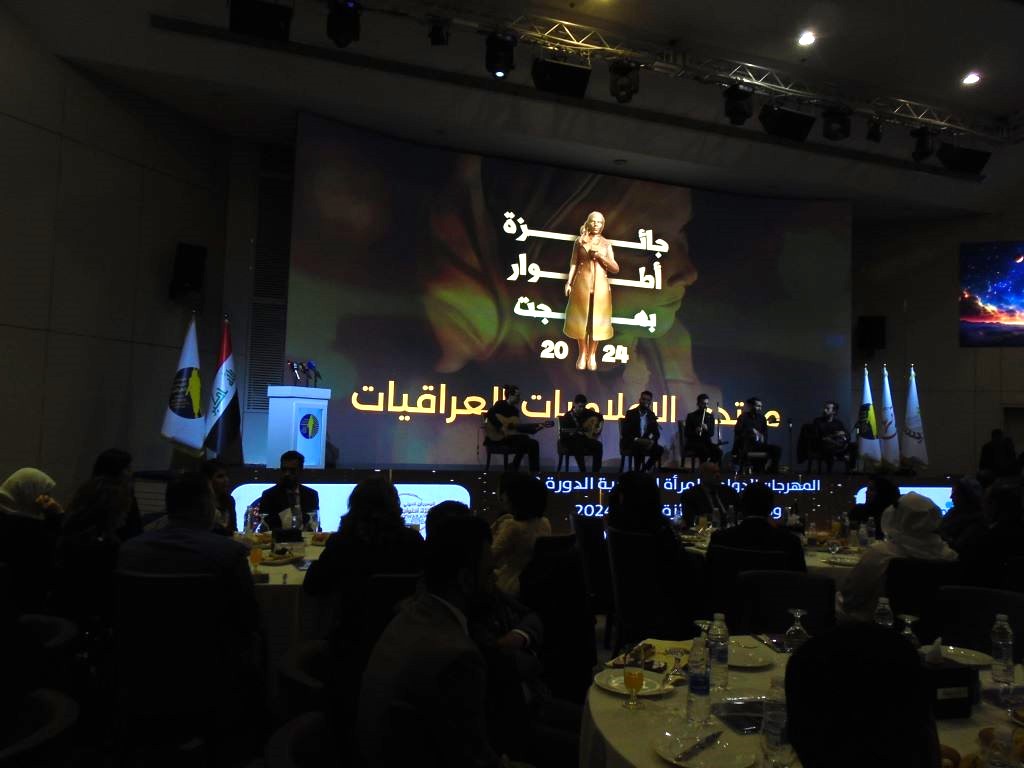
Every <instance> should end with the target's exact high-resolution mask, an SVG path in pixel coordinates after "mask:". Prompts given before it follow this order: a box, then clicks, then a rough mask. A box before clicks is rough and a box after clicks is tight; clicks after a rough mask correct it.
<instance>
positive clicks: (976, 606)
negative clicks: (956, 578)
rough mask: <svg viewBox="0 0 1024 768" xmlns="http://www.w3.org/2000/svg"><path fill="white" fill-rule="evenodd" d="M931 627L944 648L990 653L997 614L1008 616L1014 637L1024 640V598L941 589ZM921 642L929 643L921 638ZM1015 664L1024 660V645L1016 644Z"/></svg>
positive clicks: (970, 589)
mask: <svg viewBox="0 0 1024 768" xmlns="http://www.w3.org/2000/svg"><path fill="white" fill-rule="evenodd" d="M934 612H935V615H934V617H929V618H930V619H932V620H931V621H930V623H931V624H933V625H936V626H938V627H939V635H940V636H941V637H942V642H943V644H944V645H958V646H961V647H963V648H973V649H974V650H976V651H982V652H983V653H991V651H992V640H991V632H992V625H993V624H994V623H995V619H996V614H997V613H1005V614H1006V615H1007V617H1008V618H1009V620H1010V627H1011V628H1012V629H1013V634H1014V637H1024V595H1022V594H1020V593H1019V592H1010V591H1007V590H1003V589H985V588H983V587H961V586H945V587H939V590H938V592H937V593H936V596H935V602H934ZM918 638H919V639H920V640H922V642H928V640H931V638H928V639H927V640H926V639H925V638H923V637H921V636H920V635H918ZM1013 660H1014V661H1015V662H1017V663H1018V664H1019V663H1020V662H1021V661H1022V660H1024V643H1021V642H1016V643H1014V647H1013Z"/></svg>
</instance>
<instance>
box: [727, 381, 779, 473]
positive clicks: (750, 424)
mask: <svg viewBox="0 0 1024 768" xmlns="http://www.w3.org/2000/svg"><path fill="white" fill-rule="evenodd" d="M733 438H734V439H735V440H736V445H735V446H733V461H734V462H735V463H736V464H740V465H742V464H744V463H748V462H749V463H750V465H751V467H752V468H753V469H755V470H757V471H765V472H778V471H779V457H780V456H781V455H782V449H781V448H779V446H777V445H769V444H768V421H767V419H766V417H765V415H764V403H763V402H762V401H761V398H759V397H750V398H747V401H746V402H745V403H744V405H743V413H741V414H740V417H739V418H738V419H737V420H736V426H735V427H733ZM756 453H763V454H764V455H765V458H764V459H756V460H755V459H750V458H748V457H749V456H750V454H756ZM755 465H756V466H755Z"/></svg>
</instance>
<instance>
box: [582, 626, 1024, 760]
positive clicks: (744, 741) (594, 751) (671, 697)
mask: <svg viewBox="0 0 1024 768" xmlns="http://www.w3.org/2000/svg"><path fill="white" fill-rule="evenodd" d="M735 639H736V640H737V641H739V642H740V643H741V644H747V643H750V644H751V645H752V646H753V645H759V643H758V641H757V640H755V639H754V638H752V637H749V636H737V637H736V638H735ZM644 642H646V643H652V644H654V646H655V648H656V649H657V651H658V653H657V655H656V658H658V659H662V660H665V661H666V662H667V663H668V664H670V665H671V663H672V659H671V658H670V657H669V656H667V655H666V654H665V653H664V650H665V649H667V648H670V647H684V648H689V645H690V641H689V640H687V641H683V642H674V641H665V640H645V641H644ZM761 647H762V648H763V647H764V646H761ZM765 650H766V651H768V649H767V648H765ZM768 653H770V654H771V655H772V658H773V660H774V663H773V664H772V666H771V667H768V668H765V669H758V670H754V671H744V670H740V669H730V670H729V687H728V689H727V693H728V695H730V696H740V695H744V694H747V693H750V694H752V695H756V694H765V693H767V692H768V690H769V688H770V685H771V680H772V678H773V677H783V676H785V673H786V663H787V662H788V661H789V656H788V655H786V654H779V653H775V652H774V651H768ZM1018 674H1019V673H1018ZM1018 679H1019V678H1018ZM981 684H982V687H983V688H988V687H991V686H992V676H991V674H990V673H989V672H988V670H982V672H981ZM623 701H624V698H623V697H622V696H618V695H615V694H612V693H608V692H606V691H604V690H603V689H601V688H598V687H597V686H596V685H592V686H591V687H590V693H589V694H588V696H587V703H586V707H585V708H584V712H583V724H582V729H581V734H580V766H581V768H627V767H628V766H639V767H641V768H643V767H647V768H666V766H668V765H670V763H668V762H666V761H665V760H663V759H662V758H660V757H659V756H658V754H657V753H656V752H655V751H654V747H653V746H652V742H653V740H654V737H655V734H656V733H658V732H659V730H660V729H661V728H663V727H664V726H665V724H666V723H667V722H668V721H669V719H670V718H673V717H683V716H685V714H686V687H685V686H681V687H678V688H675V689H673V691H672V692H671V693H669V694H668V695H666V696H661V697H657V698H653V697H652V698H646V699H644V700H643V701H644V704H645V708H644V709H642V710H638V711H630V710H627V709H624V708H623V706H622V703H623ZM712 721H713V722H714V723H716V724H717V725H718V726H719V727H720V728H721V729H722V730H723V731H725V737H727V739H728V741H729V743H730V749H735V750H736V751H738V752H739V751H743V752H750V753H752V754H754V755H756V756H757V757H758V758H760V754H761V747H760V736H759V735H758V734H751V735H747V736H740V735H737V734H735V733H733V732H732V731H731V730H729V728H728V727H727V726H726V725H725V724H723V723H722V722H721V721H720V720H718V719H717V718H715V717H714V716H712ZM1006 723H1007V720H1006V713H1005V712H1004V711H1003V710H1001V709H999V708H997V707H995V706H993V705H991V704H988V703H984V702H983V703H981V704H978V705H976V706H975V707H974V710H973V713H972V716H971V717H969V718H965V719H962V720H939V721H938V730H939V741H940V742H941V743H942V744H945V745H947V746H950V747H953V748H954V749H956V750H957V751H958V752H960V754H961V755H964V754H967V753H968V752H978V751H980V746H979V744H978V731H979V730H980V729H982V728H984V727H986V726H990V725H1000V724H1006ZM798 764H799V763H797V765H798Z"/></svg>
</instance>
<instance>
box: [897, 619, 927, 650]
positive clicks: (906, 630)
mask: <svg viewBox="0 0 1024 768" xmlns="http://www.w3.org/2000/svg"><path fill="white" fill-rule="evenodd" d="M896 618H897V619H899V620H900V621H902V622H903V631H902V632H900V637H902V638H903V639H904V640H906V641H907V642H908V643H910V644H911V646H913V648H914V650H917V649H918V648H920V647H921V641H920V640H918V639H917V635H915V634H914V630H913V625H914V622H915V621H917V616H911V615H910V614H909V613H901V614H900V615H899V616H897V617H896Z"/></svg>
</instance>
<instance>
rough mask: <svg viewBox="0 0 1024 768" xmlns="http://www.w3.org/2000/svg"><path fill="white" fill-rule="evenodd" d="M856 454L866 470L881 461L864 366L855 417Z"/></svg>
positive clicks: (873, 408) (869, 385) (869, 387)
mask: <svg viewBox="0 0 1024 768" xmlns="http://www.w3.org/2000/svg"><path fill="white" fill-rule="evenodd" d="M857 453H858V455H859V456H860V460H861V465H862V467H864V468H867V469H871V468H872V467H873V466H874V465H876V464H878V463H879V462H880V461H881V460H882V449H881V446H879V444H878V425H877V424H876V422H875V403H874V400H873V399H872V398H871V382H870V381H869V380H868V367H867V366H866V365H865V366H864V389H863V394H862V395H861V398H860V413H859V414H858V416H857Z"/></svg>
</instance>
